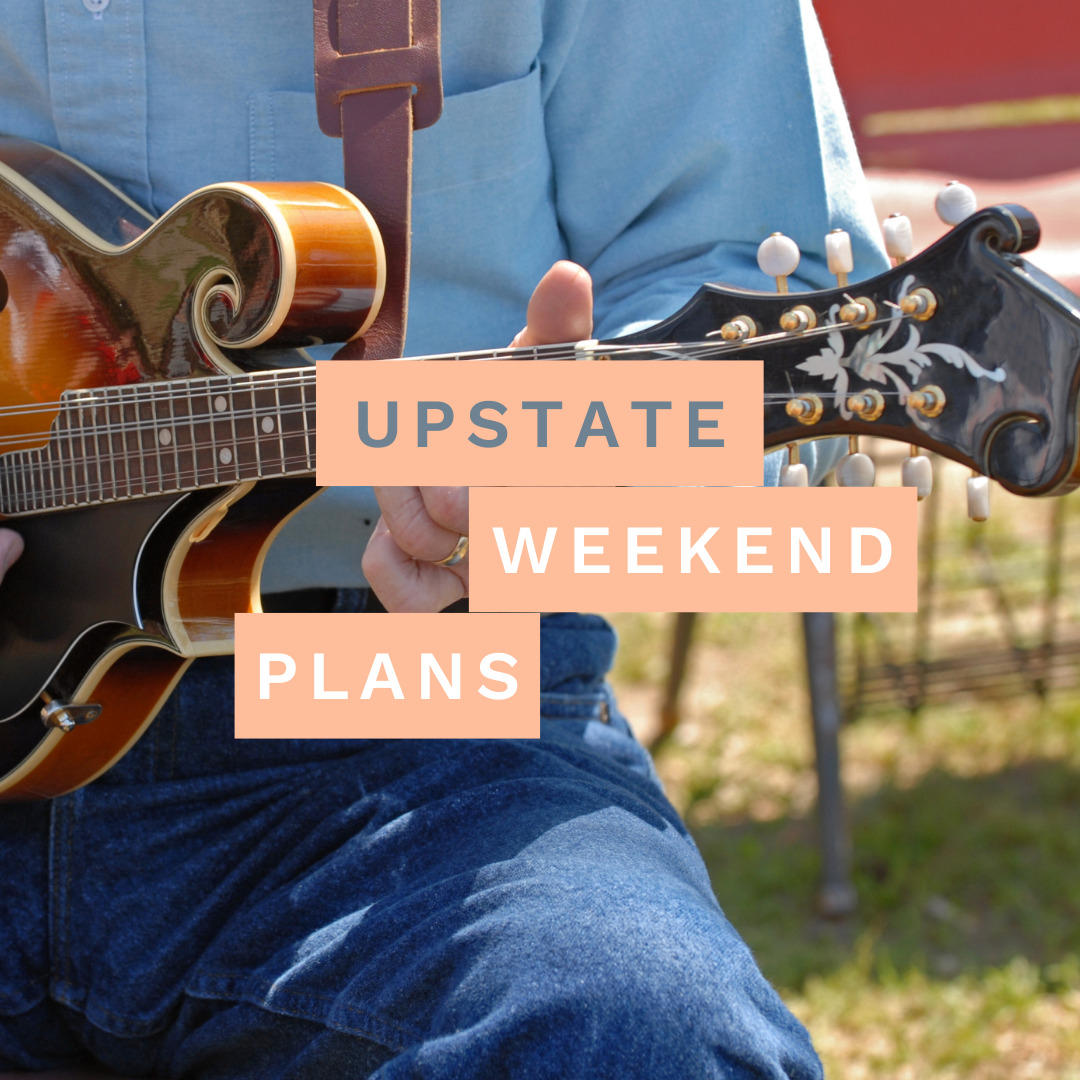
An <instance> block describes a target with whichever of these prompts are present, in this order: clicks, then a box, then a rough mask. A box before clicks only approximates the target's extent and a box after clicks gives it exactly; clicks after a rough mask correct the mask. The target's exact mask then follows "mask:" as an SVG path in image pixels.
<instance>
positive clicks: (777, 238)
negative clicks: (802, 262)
mask: <svg viewBox="0 0 1080 1080" xmlns="http://www.w3.org/2000/svg"><path fill="white" fill-rule="evenodd" d="M800 257H801V256H800V252H799V245H798V244H796V243H795V241H794V240H792V239H791V237H790V236H785V235H784V234H783V233H778V232H774V233H773V234H772V235H771V236H767V237H765V239H764V240H762V241H761V244H760V246H759V247H758V251H757V262H758V266H760V267H761V269H762V270H763V271H764V272H765V273H766V274H768V275H769V277H772V278H776V291H777V292H780V293H786V292H787V291H788V285H787V279H788V276H789V275H790V274H794V273H795V268H796V267H797V266H798V265H799V258H800Z"/></svg>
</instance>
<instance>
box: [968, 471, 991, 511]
mask: <svg viewBox="0 0 1080 1080" xmlns="http://www.w3.org/2000/svg"><path fill="white" fill-rule="evenodd" d="M967 497H968V517H969V518H971V520H972V521H985V520H986V519H987V518H988V517H989V516H990V478H989V477H988V476H982V475H981V474H980V473H972V475H971V476H969V477H968V482H967Z"/></svg>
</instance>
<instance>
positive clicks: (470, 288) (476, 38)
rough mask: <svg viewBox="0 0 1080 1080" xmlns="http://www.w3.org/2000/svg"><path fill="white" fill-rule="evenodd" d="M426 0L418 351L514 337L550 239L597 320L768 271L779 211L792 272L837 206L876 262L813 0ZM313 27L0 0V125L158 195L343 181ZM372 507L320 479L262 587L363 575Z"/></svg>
mask: <svg viewBox="0 0 1080 1080" xmlns="http://www.w3.org/2000/svg"><path fill="white" fill-rule="evenodd" d="M442 10H443V15H442V19H443V80H444V90H445V95H446V97H445V107H444V111H443V116H442V119H441V120H440V121H439V122H438V123H437V124H436V125H435V126H434V127H432V128H429V129H427V130H424V131H421V132H418V133H417V135H416V143H415V171H414V187H413V231H414V246H413V277H412V287H411V289H412V291H411V303H410V314H409V332H408V340H407V351H408V352H409V353H410V354H414V355H416V354H423V353H432V352H443V351H450V350H462V349H472V348H485V347H492V346H499V345H503V344H505V343H507V342H508V341H509V340H510V338H511V337H512V336H513V335H514V334H515V333H516V332H517V330H519V329H520V327H521V324H522V322H523V319H524V311H525V306H526V303H527V301H528V298H529V295H530V293H531V291H532V288H533V286H534V285H535V284H536V282H537V281H538V280H539V278H540V277H541V275H542V274H543V273H544V271H545V270H547V268H548V267H549V266H550V265H551V264H552V263H553V262H554V261H555V260H557V259H561V258H571V259H574V260H576V261H578V262H580V263H582V264H583V265H585V266H587V267H588V268H589V270H590V271H591V273H592V275H593V279H594V281H595V285H596V334H597V336H598V337H609V336H613V335H615V334H618V333H621V332H624V331H626V330H628V329H631V328H637V327H640V326H641V325H644V324H648V323H651V322H655V321H657V320H659V319H661V318H663V317H665V316H667V315H669V314H671V313H672V312H674V311H675V310H676V309H677V308H678V307H680V306H681V305H682V304H683V303H684V302H685V301H686V300H687V299H689V297H690V296H691V295H692V294H693V292H694V291H695V290H696V288H697V287H698V285H700V283H701V282H703V281H727V282H733V283H737V284H740V285H744V286H747V287H751V288H760V289H771V287H772V286H771V282H770V281H769V279H767V278H766V277H765V276H764V275H763V274H762V273H761V271H760V270H759V269H758V267H757V263H756V258H755V253H756V249H757V245H758V243H759V242H760V240H761V239H762V238H763V237H764V236H766V235H767V234H768V233H770V232H773V231H777V230H779V231H781V232H784V233H786V234H787V235H789V236H791V237H793V238H794V239H795V240H796V241H797V242H798V244H799V246H800V247H801V248H802V250H803V261H802V263H801V265H800V268H799V272H798V279H799V281H801V282H802V284H804V285H807V286H821V285H826V284H828V283H829V282H830V281H831V280H832V279H831V278H830V277H829V275H828V274H827V272H826V269H825V265H824V258H823V255H822V250H823V247H824V236H825V234H826V233H827V232H828V231H829V229H832V228H836V227H842V228H846V229H847V230H848V231H849V232H850V233H851V234H852V239H853V243H854V249H855V255H856V270H855V273H856V276H857V277H863V276H868V275H870V274H872V273H877V272H878V271H879V270H881V269H882V268H883V267H884V265H885V262H884V255H883V254H882V253H881V251H880V246H879V241H878V239H877V228H876V224H875V222H874V219H873V211H872V207H871V205H870V201H869V197H868V195H867V193H866V190H865V187H864V185H863V182H862V177H861V173H860V170H859V167H858V162H857V159H856V155H855V150H854V145H853V143H852V140H851V135H850V132H849V130H848V127H847V122H846V119H845V117H844V113H843V107H842V105H841V102H840V97H839V93H838V91H837V88H836V84H835V81H834V79H833V76H832V73H831V69H830V67H829V63H828V57H827V55H826V51H825V46H824V42H823V41H822V38H821V34H820V31H819V29H818V27H817V23H816V21H815V18H814V15H813V12H812V9H811V5H810V0H666V2H664V3H661V2H659V0H513V2H510V0H443V3H442ZM311 27H312V14H311V6H310V4H309V3H308V0H258V2H254V0H251V2H239V0H230V2H225V3H222V2H221V0H184V2H182V3H177V2H164V0H158V2H156V3H151V2H148V0H0V131H3V132H5V133H7V134H12V135H20V136H23V137H25V138H31V139H36V140H38V141H40V142H44V143H49V144H51V145H54V146H58V147H60V148H61V149H62V150H64V151H65V152H67V153H68V154H71V155H73V156H74V157H76V158H79V159H80V160H82V161H83V162H85V163H86V164H88V165H90V166H91V167H92V168H94V169H96V170H97V171H99V172H100V173H102V174H103V175H105V176H106V177H107V178H108V179H109V180H111V181H112V182H113V183H114V184H116V185H118V186H119V187H120V188H122V189H123V190H124V191H125V192H127V193H128V194H129V195H130V196H132V197H133V198H134V199H136V200H137V201H138V202H140V203H142V204H143V205H145V206H147V207H148V208H150V209H152V210H154V211H156V212H158V213H160V212H164V211H165V210H167V209H168V208H169V207H170V206H171V205H172V204H173V203H174V202H176V201H177V200H179V199H180V198H181V197H182V196H184V195H185V194H187V193H188V192H190V191H191V190H193V189H195V188H197V187H200V186H202V185H204V184H208V183H213V182H217V181H228V180H245V179H252V180H274V179H281V180H329V181H336V182H340V180H341V163H340V162H341V157H340V155H341V147H340V143H338V142H337V141H336V140H333V139H329V138H327V137H325V136H323V135H322V134H321V133H320V132H319V130H318V124H317V122H316V118H315V106H314V95H313V75H312V29H311ZM796 287H798V285H796ZM773 458H774V461H773V468H772V470H771V471H772V472H773V473H775V472H776V470H777V468H778V463H777V462H776V461H775V455H774V456H773ZM804 460H805V459H804ZM374 513H375V511H374V510H373V507H372V500H371V497H370V492H369V490H368V489H335V490H333V491H331V492H329V493H327V494H326V495H324V496H323V497H322V498H320V499H318V500H316V502H315V503H314V504H313V505H312V506H311V507H310V508H309V509H308V510H305V511H304V512H303V513H302V514H301V515H299V516H298V517H297V518H296V519H294V521H293V522H291V523H290V525H289V526H288V527H287V528H286V529H285V530H284V531H283V533H282V535H281V537H280V538H279V539H278V540H277V541H276V542H275V544H274V547H273V550H272V551H271V554H270V558H269V559H268V562H267V566H266V571H265V574H264V588H266V589H267V590H268V591H273V590H275V589H285V588H297V587H301V586H306V585H349V584H354V583H358V582H359V581H360V580H362V575H361V572H360V557H361V554H362V550H363V544H364V542H365V537H366V533H367V531H368V525H369V524H373V514H374ZM365 523H368V525H366V524H365Z"/></svg>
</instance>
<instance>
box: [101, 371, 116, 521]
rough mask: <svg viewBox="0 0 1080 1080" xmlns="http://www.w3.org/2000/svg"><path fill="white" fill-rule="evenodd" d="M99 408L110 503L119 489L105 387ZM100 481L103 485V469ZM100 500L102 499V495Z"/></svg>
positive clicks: (107, 389)
mask: <svg viewBox="0 0 1080 1080" xmlns="http://www.w3.org/2000/svg"><path fill="white" fill-rule="evenodd" d="M101 408H102V410H103V411H104V413H105V448H106V454H107V455H108V465H109V469H108V483H109V491H110V494H109V496H108V498H109V500H110V501H112V500H114V499H115V498H116V496H117V493H118V491H119V489H118V488H117V484H116V449H115V447H114V445H113V444H114V440H115V438H116V433H115V430H114V428H113V423H112V417H111V416H110V415H109V387H107V386H106V387H105V389H104V390H102V391H101ZM101 480H102V483H103V484H104V483H105V480H106V476H105V470H104V469H102V470H101ZM102 498H103V499H104V495H103V496H102Z"/></svg>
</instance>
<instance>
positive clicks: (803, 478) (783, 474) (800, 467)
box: [780, 443, 810, 487]
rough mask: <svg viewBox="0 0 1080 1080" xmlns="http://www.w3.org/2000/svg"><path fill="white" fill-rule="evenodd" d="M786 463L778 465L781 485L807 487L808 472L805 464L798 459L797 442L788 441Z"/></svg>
mask: <svg viewBox="0 0 1080 1080" xmlns="http://www.w3.org/2000/svg"><path fill="white" fill-rule="evenodd" d="M787 450H788V459H787V464H786V465H782V466H781V467H780V486H781V487H809V486H810V473H809V472H808V471H807V468H806V466H805V465H804V464H803V463H802V462H801V461H799V444H798V443H788V448H787Z"/></svg>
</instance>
